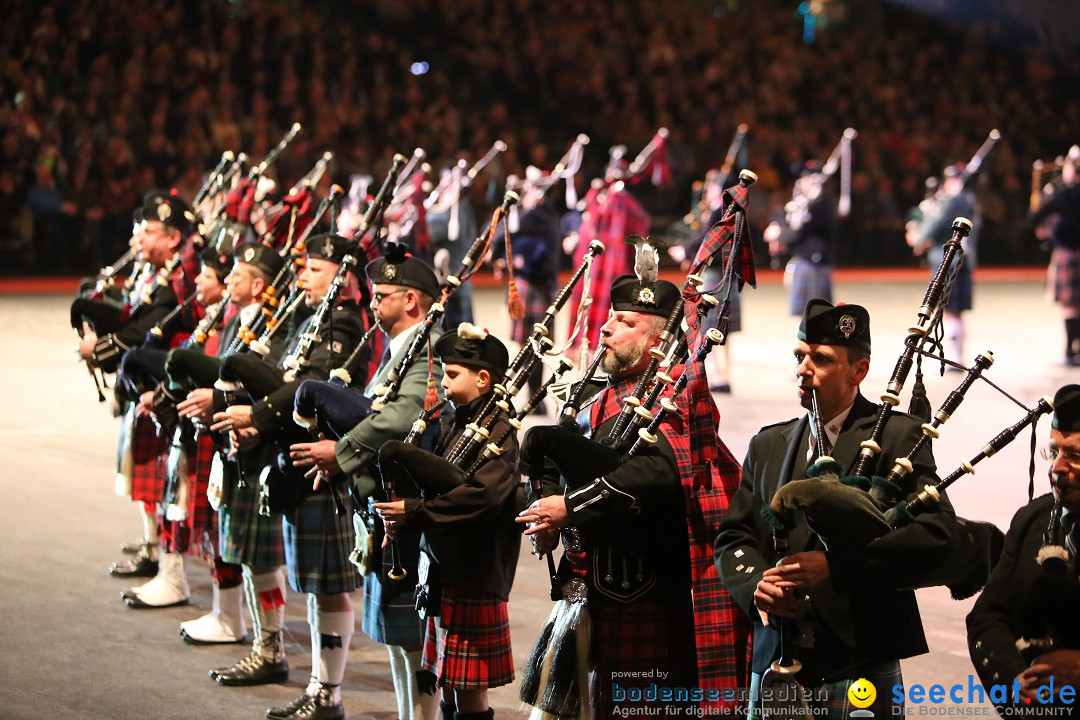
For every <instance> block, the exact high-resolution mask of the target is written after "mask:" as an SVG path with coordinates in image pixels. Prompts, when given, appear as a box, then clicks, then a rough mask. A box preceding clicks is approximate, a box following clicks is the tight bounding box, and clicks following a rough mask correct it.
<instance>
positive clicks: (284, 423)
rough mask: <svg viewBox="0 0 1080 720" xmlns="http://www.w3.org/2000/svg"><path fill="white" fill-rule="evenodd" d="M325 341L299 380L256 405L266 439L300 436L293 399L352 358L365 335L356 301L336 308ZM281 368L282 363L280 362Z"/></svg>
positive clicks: (302, 328) (297, 337) (295, 339)
mask: <svg viewBox="0 0 1080 720" xmlns="http://www.w3.org/2000/svg"><path fill="white" fill-rule="evenodd" d="M313 319H314V316H312V317H309V318H307V319H306V320H304V322H303V324H301V325H300V327H299V328H298V329H297V331H296V334H295V335H294V336H293V337H292V339H291V341H290V343H289V345H288V346H287V347H286V348H285V350H284V352H283V353H282V354H281V359H282V362H283V361H284V358H287V357H289V355H290V354H291V353H292V351H293V348H295V347H296V345H297V344H298V343H299V342H300V339H301V338H302V337H303V336H304V333H305V332H307V329H308V326H309V325H310V323H311V322H312V320H313ZM321 335H322V340H321V341H320V342H319V343H318V344H317V345H315V347H314V349H313V350H312V351H311V354H310V356H309V357H308V358H307V362H306V363H305V364H304V366H303V367H302V368H301V369H300V372H299V373H297V375H296V378H295V379H294V380H293V381H292V382H290V383H284V384H283V385H282V386H281V387H280V388H278V389H277V390H275V391H274V392H272V393H270V394H269V395H267V396H266V397H265V398H263V399H262V400H260V401H259V402H257V403H255V404H254V405H253V406H252V408H251V413H252V417H253V419H254V421H255V426H256V427H257V428H258V429H259V433H260V434H261V435H262V436H263V437H264V438H276V437H279V436H280V435H282V434H285V435H289V436H296V431H298V430H300V428H299V426H297V425H296V423H294V422H293V419H292V413H293V400H294V398H295V396H296V389H297V388H298V387H299V386H300V383H301V382H303V381H304V380H326V379H327V378H329V377H330V371H331V370H333V369H334V368H337V367H340V366H341V364H342V363H343V362H345V359H346V358H348V357H349V354H350V353H351V352H352V350H353V348H355V347H356V344H357V343H358V342H360V338H362V337H363V336H364V318H363V315H362V311H361V309H360V307H359V306H358V305H357V304H356V302H355V301H354V300H343V301H341V302H339V303H338V304H337V305H335V306H334V308H333V310H332V311H331V313H330V317H329V319H328V320H327V321H326V323H325V324H324V325H323V327H322V328H321ZM356 366H357V367H365V366H366V362H365V361H364V360H363V359H362V358H361V361H360V362H358V363H356ZM278 367H279V368H280V367H281V363H280V362H279V363H278ZM305 439H306V438H304V437H303V436H300V437H299V438H298V439H297V441H298V442H303V441H304V440H305Z"/></svg>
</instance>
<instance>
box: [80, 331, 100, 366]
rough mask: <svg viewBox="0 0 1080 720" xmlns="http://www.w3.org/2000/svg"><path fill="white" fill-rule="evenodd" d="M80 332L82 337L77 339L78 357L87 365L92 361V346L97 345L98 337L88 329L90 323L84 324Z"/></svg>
mask: <svg viewBox="0 0 1080 720" xmlns="http://www.w3.org/2000/svg"><path fill="white" fill-rule="evenodd" d="M82 330H83V331H82V337H81V338H79V348H78V350H79V357H80V358H82V359H83V360H85V361H86V362H88V363H89V362H91V361H92V360H93V359H94V346H95V345H97V341H98V336H97V333H96V332H94V331H93V330H91V329H90V323H86V322H84V323H83V324H82ZM91 372H92V370H91Z"/></svg>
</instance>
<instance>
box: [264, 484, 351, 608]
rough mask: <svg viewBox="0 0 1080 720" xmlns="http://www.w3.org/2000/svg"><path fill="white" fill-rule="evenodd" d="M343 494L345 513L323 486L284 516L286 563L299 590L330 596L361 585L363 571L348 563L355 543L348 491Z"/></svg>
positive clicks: (293, 584) (290, 579)
mask: <svg viewBox="0 0 1080 720" xmlns="http://www.w3.org/2000/svg"><path fill="white" fill-rule="evenodd" d="M300 481H301V482H306V481H304V480H302V479H301V480H300ZM341 494H342V495H343V496H345V499H344V502H345V504H346V508H345V510H346V511H345V513H344V514H342V515H338V514H337V512H335V507H334V499H333V496H332V495H331V494H330V493H329V492H327V491H326V490H325V489H324V490H322V491H320V492H317V493H314V494H311V495H308V496H307V497H305V498H304V499H303V500H302V501H301V502H300V504H299V505H297V506H296V507H295V508H292V509H291V510H288V511H286V512H285V514H284V516H283V517H284V522H283V523H282V535H283V537H284V540H285V563H286V565H287V566H288V571H289V584H290V585H292V588H293V590H296V591H297V592H306V593H315V594H320V595H330V594H334V593H343V592H352V591H353V590H355V589H357V588H358V587H360V572H359V570H357V569H356V566H355V565H353V564H352V563H351V562H349V554H350V553H351V552H352V549H353V546H354V544H355V542H356V532H355V530H354V529H353V524H352V509H351V507H350V503H349V500H348V494H347V493H345V492H342V493H341Z"/></svg>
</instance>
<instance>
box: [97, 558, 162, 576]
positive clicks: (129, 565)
mask: <svg viewBox="0 0 1080 720" xmlns="http://www.w3.org/2000/svg"><path fill="white" fill-rule="evenodd" d="M157 571H158V561H157V560H151V559H150V558H149V556H147V555H136V556H135V557H134V558H132V559H131V560H124V561H123V562H120V561H117V562H114V563H113V564H112V565H110V566H109V574H110V575H112V576H113V577H118V578H133V577H144V578H152V577H154V576H155V575H157Z"/></svg>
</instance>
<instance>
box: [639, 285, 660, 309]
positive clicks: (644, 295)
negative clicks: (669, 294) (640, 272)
mask: <svg viewBox="0 0 1080 720" xmlns="http://www.w3.org/2000/svg"><path fill="white" fill-rule="evenodd" d="M636 302H637V303H638V304H639V305H655V304H656V293H654V292H653V289H652V288H651V287H643V288H640V289H639V290H638V291H637V300H636Z"/></svg>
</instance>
